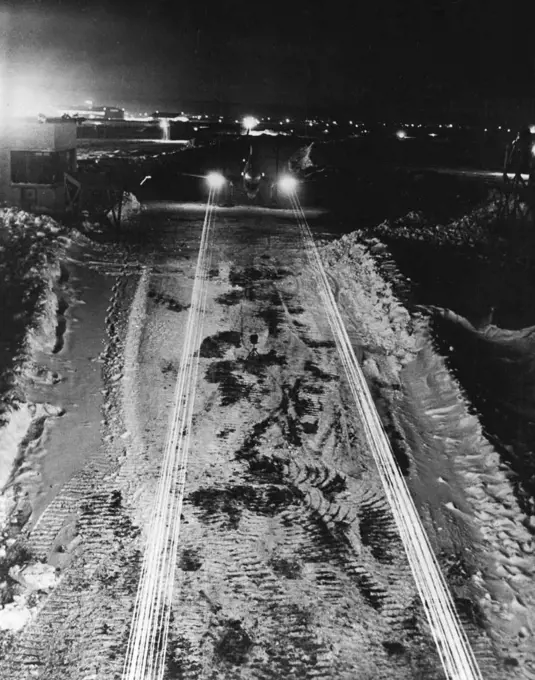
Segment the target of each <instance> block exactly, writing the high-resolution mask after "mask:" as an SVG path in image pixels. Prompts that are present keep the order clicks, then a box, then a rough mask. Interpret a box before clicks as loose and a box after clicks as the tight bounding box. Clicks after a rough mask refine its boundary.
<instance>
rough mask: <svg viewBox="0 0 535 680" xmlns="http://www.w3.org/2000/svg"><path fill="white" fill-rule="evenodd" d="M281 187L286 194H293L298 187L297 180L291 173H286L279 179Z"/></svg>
mask: <svg viewBox="0 0 535 680" xmlns="http://www.w3.org/2000/svg"><path fill="white" fill-rule="evenodd" d="M279 188H280V190H281V191H283V192H284V193H285V194H291V193H293V192H294V191H295V190H296V189H297V180H296V179H295V177H292V176H291V175H284V176H283V177H281V178H280V179H279Z"/></svg>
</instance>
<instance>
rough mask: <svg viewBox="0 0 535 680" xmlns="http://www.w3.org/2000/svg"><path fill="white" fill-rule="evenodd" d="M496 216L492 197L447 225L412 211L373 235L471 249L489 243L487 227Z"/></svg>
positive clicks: (498, 206) (490, 225)
mask: <svg viewBox="0 0 535 680" xmlns="http://www.w3.org/2000/svg"><path fill="white" fill-rule="evenodd" d="M499 217H500V205H499V201H498V200H496V199H494V198H493V197H492V196H491V197H490V198H489V199H488V200H487V201H486V202H485V203H484V204H483V205H481V206H479V207H478V208H476V209H474V210H472V211H471V212H470V213H468V214H467V215H463V217H461V218H459V219H457V220H452V221H451V222H449V223H448V224H435V223H434V222H431V221H429V220H427V219H426V217H425V216H424V214H423V213H422V212H417V211H412V212H409V213H407V214H406V215H404V216H403V217H400V218H399V219H397V220H385V221H384V222H381V224H379V225H377V226H376V227H374V229H373V230H372V232H373V234H374V235H376V236H378V237H379V238H387V239H404V240H413V241H424V242H430V243H433V244H442V245H446V244H448V245H454V246H466V247H470V248H473V247H476V246H480V245H482V244H485V243H488V242H489V240H490V238H491V230H490V227H492V225H493V224H494V223H495V222H497V221H498V220H499Z"/></svg>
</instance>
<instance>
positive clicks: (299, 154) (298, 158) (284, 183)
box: [207, 142, 324, 203]
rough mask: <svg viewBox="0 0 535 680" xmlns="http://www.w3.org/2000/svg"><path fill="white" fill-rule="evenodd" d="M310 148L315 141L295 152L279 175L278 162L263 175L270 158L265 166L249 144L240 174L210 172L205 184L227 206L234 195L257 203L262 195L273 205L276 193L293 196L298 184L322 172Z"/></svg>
mask: <svg viewBox="0 0 535 680" xmlns="http://www.w3.org/2000/svg"><path fill="white" fill-rule="evenodd" d="M313 146H314V142H312V144H308V145H307V146H304V147H301V148H300V149H298V150H297V151H296V152H295V153H294V154H293V155H292V156H291V157H290V158H289V160H288V161H287V163H286V164H285V166H283V168H282V171H281V172H279V171H278V162H277V163H275V165H274V167H273V168H270V169H269V170H268V171H267V172H266V171H265V170H264V169H263V166H264V167H266V168H269V166H270V163H269V159H268V162H267V166H265V165H264V163H265V162H266V158H263V157H262V155H261V153H260V151H259V150H258V148H256V149H255V147H254V146H253V145H252V144H251V145H249V153H248V155H247V156H246V157H244V158H242V161H241V162H242V163H243V164H244V165H243V166H242V170H241V172H240V173H239V175H238V174H237V173H236V172H232V171H230V170H229V169H227V170H226V171H225V170H224V171H223V172H214V173H210V175H208V177H207V180H208V184H209V185H211V186H213V187H217V188H218V189H219V190H220V192H221V193H220V196H221V199H222V200H223V201H224V202H226V203H233V202H234V197H235V194H236V193H237V192H243V193H244V194H245V195H246V196H247V198H248V199H249V200H251V201H256V200H257V199H258V198H259V197H260V196H261V195H262V196H263V197H264V198H265V199H266V198H268V199H269V201H271V202H272V203H273V202H276V200H277V195H278V194H279V192H280V193H282V194H289V193H292V192H293V191H295V190H296V189H297V187H298V186H299V184H302V183H304V182H308V181H310V180H311V179H312V178H313V176H314V175H315V174H317V173H319V172H322V171H323V170H324V168H320V167H319V166H317V165H316V164H315V163H314V162H313V161H312V159H311V158H310V154H311V151H312V147H313Z"/></svg>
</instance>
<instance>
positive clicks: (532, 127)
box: [529, 125, 535, 135]
mask: <svg viewBox="0 0 535 680" xmlns="http://www.w3.org/2000/svg"><path fill="white" fill-rule="evenodd" d="M529 131H530V132H531V134H532V135H535V125H532V126H531V127H530V128H529Z"/></svg>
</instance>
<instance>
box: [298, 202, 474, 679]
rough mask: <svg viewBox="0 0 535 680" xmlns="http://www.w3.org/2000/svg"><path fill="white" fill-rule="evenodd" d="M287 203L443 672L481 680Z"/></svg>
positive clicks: (306, 236) (311, 249) (315, 259)
mask: <svg viewBox="0 0 535 680" xmlns="http://www.w3.org/2000/svg"><path fill="white" fill-rule="evenodd" d="M291 200H292V206H293V208H294V211H295V215H296V219H297V220H298V223H299V225H300V229H301V234H302V238H303V243H304V245H305V249H306V252H307V254H308V256H309V261H310V265H311V266H312V268H313V270H314V271H315V273H316V277H317V285H318V290H319V293H320V296H321V298H322V300H323V303H324V307H325V310H326V312H327V314H328V317H329V323H330V325H331V329H332V332H333V335H334V338H335V340H336V343H337V347H338V350H339V353H340V357H341V359H342V361H343V364H344V368H345V370H346V374H347V378H348V381H349V386H350V389H351V391H352V394H353V397H354V399H355V403H356V405H357V407H358V409H359V412H360V416H361V417H362V422H363V425H364V428H365V432H366V434H367V438H368V441H369V443H370V445H371V450H372V452H373V454H374V458H375V460H376V463H377V467H378V469H379V473H380V475H381V480H382V482H383V486H384V488H385V492H386V494H387V496H388V498H389V502H390V505H391V508H392V510H393V512H394V517H395V519H396V523H397V525H398V530H399V532H400V535H401V538H402V540H403V544H404V546H405V550H406V552H407V556H408V558H409V562H410V564H411V569H412V571H413V576H414V579H415V582H416V586H417V588H418V591H419V594H420V597H421V599H422V603H423V605H424V608H425V610H426V614H427V617H428V621H429V624H430V627H431V632H432V634H433V637H434V640H435V643H436V646H437V650H438V652H439V655H440V658H441V662H442V665H443V667H444V671H445V673H446V675H447V676H448V677H449V678H452V680H453V679H454V680H464V679H466V680H471V679H472V678H481V677H482V676H481V672H480V670H479V666H478V663H477V661H476V659H475V657H474V654H473V651H472V649H471V647H470V643H469V641H468V639H467V637H466V634H465V632H464V630H463V628H462V626H461V625H460V622H459V617H458V615H457V613H456V610H455V607H454V605H453V601H452V598H451V595H450V593H449V590H448V588H447V585H446V583H445V580H444V577H443V575H442V573H441V572H440V568H439V567H438V564H437V561H436V558H435V556H434V554H433V552H432V550H431V548H430V545H429V541H428V539H427V535H426V534H425V531H424V529H423V527H422V525H421V521H420V519H419V517H418V514H417V512H416V509H415V507H414V503H413V501H412V498H411V496H410V494H409V492H408V489H407V486H406V483H405V480H404V479H403V477H402V476H401V473H400V470H399V468H398V466H397V465H396V464H395V462H394V457H393V453H392V449H391V446H390V444H389V442H388V439H387V437H386V435H385V432H384V430H383V427H382V425H381V422H380V420H379V417H378V415H377V412H376V410H375V406H374V404H373V402H372V400H371V396H370V394H369V390H368V388H367V385H366V382H365V379H364V376H363V375H362V371H361V369H360V366H359V364H358V363H357V360H356V357H355V354H354V351H353V348H352V345H351V343H350V341H349V338H348V335H347V331H346V330H345V327H344V324H343V321H342V318H341V316H340V312H339V311H338V308H337V306H336V302H335V299H334V297H333V293H332V290H331V287H330V284H329V281H328V279H327V275H326V273H325V270H324V268H323V264H322V262H321V259H320V256H319V253H318V251H317V248H316V245H315V243H314V240H313V236H312V233H311V231H310V227H309V226H308V223H307V222H306V218H305V216H304V213H303V211H302V209H301V207H300V205H299V203H298V199H297V197H296V196H295V195H292V196H291Z"/></svg>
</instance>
